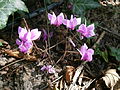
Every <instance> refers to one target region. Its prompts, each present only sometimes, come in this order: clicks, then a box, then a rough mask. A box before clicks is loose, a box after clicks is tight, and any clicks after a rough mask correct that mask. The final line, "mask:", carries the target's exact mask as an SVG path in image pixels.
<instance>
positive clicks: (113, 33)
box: [98, 25, 120, 40]
mask: <svg viewBox="0 0 120 90" xmlns="http://www.w3.org/2000/svg"><path fill="white" fill-rule="evenodd" d="M98 27H100V28H101V29H103V30H104V31H106V32H108V33H111V34H112V35H113V36H114V37H115V38H116V39H118V40H120V34H117V33H116V32H113V30H108V29H107V28H104V27H102V26H99V25H98Z"/></svg>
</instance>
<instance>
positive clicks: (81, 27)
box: [77, 24, 87, 34]
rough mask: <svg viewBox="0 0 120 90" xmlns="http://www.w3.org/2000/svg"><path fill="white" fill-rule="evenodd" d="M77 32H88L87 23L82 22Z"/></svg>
mask: <svg viewBox="0 0 120 90" xmlns="http://www.w3.org/2000/svg"><path fill="white" fill-rule="evenodd" d="M77 32H80V33H82V34H84V33H86V32H87V28H86V26H85V24H81V25H80V26H79V29H78V30H77Z"/></svg>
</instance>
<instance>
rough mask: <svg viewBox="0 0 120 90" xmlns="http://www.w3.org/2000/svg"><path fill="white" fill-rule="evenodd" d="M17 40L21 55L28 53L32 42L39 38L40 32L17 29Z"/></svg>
mask: <svg viewBox="0 0 120 90" xmlns="http://www.w3.org/2000/svg"><path fill="white" fill-rule="evenodd" d="M18 34H19V39H17V40H16V44H17V45H19V47H18V48H19V49H20V51H21V52H23V53H29V51H30V49H31V48H32V47H33V42H32V41H33V40H36V39H38V38H39V37H40V35H41V31H38V29H32V30H31V31H30V30H27V29H26V28H22V27H18Z"/></svg>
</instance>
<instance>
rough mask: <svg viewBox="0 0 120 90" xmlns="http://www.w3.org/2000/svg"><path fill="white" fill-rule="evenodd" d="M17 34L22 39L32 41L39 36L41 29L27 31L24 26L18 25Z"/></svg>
mask: <svg viewBox="0 0 120 90" xmlns="http://www.w3.org/2000/svg"><path fill="white" fill-rule="evenodd" d="M18 34H19V38H20V39H21V40H22V41H33V40H36V39H38V38H39V37H40V35H41V31H38V29H32V30H31V31H30V30H29V31H27V29H26V28H22V27H18Z"/></svg>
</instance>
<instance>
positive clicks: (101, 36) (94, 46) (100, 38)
mask: <svg viewBox="0 0 120 90" xmlns="http://www.w3.org/2000/svg"><path fill="white" fill-rule="evenodd" d="M104 35H105V31H103V32H102V33H101V35H100V37H99V38H98V40H97V41H96V43H95V44H94V45H93V46H92V48H94V49H95V48H96V45H97V44H99V43H100V41H101V40H102V38H103V37H104Z"/></svg>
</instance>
